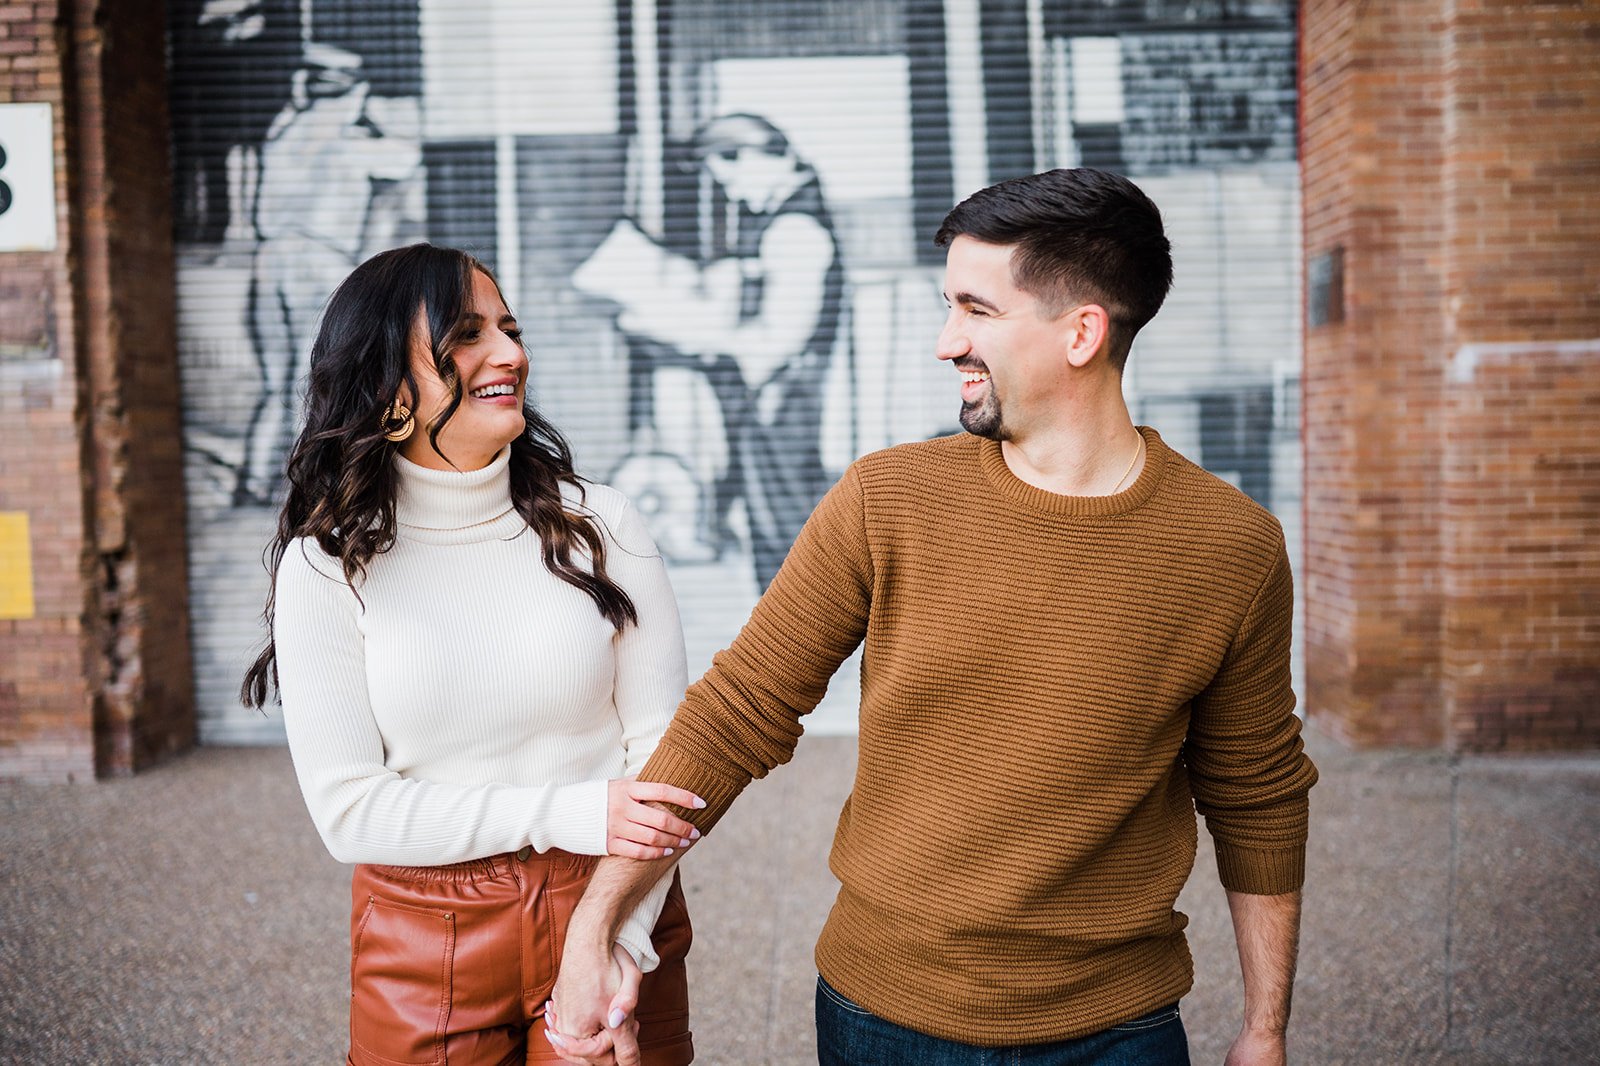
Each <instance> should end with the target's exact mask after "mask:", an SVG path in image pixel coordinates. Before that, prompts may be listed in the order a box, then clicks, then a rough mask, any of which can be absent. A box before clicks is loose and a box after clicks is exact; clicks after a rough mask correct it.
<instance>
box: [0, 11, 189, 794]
mask: <svg viewBox="0 0 1600 1066" xmlns="http://www.w3.org/2000/svg"><path fill="white" fill-rule="evenodd" d="M99 8H100V5H99V4H96V3H93V2H90V0H79V2H78V3H76V4H58V3H54V2H36V3H31V4H12V5H7V6H0V101H4V102H45V103H49V104H50V105H51V107H52V110H53V119H54V125H55V130H56V138H55V173H56V196H57V203H56V215H57V219H56V221H57V247H56V250H55V251H53V252H40V253H14V252H12V253H0V311H3V312H4V314H3V316H0V318H3V321H4V324H3V325H0V512H6V513H9V514H13V515H14V514H19V513H20V514H23V515H26V521H27V527H28V533H29V536H28V543H29V548H30V554H31V558H32V567H31V575H30V577H31V585H32V590H33V601H34V602H33V610H32V613H31V617H27V616H25V617H15V618H5V619H0V776H20V777H29V778H41V779H61V778H69V777H77V776H88V775H106V774H118V773H129V772H132V771H133V770H136V769H138V768H140V767H141V766H144V765H146V764H148V763H150V762H152V761H154V760H156V759H158V758H160V757H162V756H163V755H166V754H168V753H170V752H172V751H176V750H180V749H182V748H185V747H187V746H189V745H190V744H192V743H193V738H194V720H195V714H194V705H193V698H192V695H191V689H192V681H191V678H190V663H189V644H188V623H187V607H186V602H185V601H186V598H187V576H186V568H185V561H184V511H183V486H182V470H181V461H180V456H179V447H180V442H181V436H180V424H179V408H178V381H177V358H176V329H175V300H174V293H173V284H174V270H173V256H172V245H171V206H170V196H171V194H170V188H169V184H170V177H169V163H168V156H167V113H166V75H165V66H164V54H165V45H164V26H165V20H164V14H163V10H162V5H161V4H159V3H152V2H149V0H140V2H136V3H132V4H127V3H119V4H118V5H116V8H115V15H116V17H115V18H110V17H107V16H108V15H109V13H110V11H111V9H110V8H107V9H106V10H105V11H101V10H99Z"/></svg>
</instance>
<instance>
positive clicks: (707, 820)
mask: <svg viewBox="0 0 1600 1066" xmlns="http://www.w3.org/2000/svg"><path fill="white" fill-rule="evenodd" d="M639 780H640V781H667V782H670V783H672V784H674V785H677V786H678V787H679V788H686V789H688V790H689V791H690V792H693V793H694V794H695V795H696V796H699V797H700V798H701V799H703V800H705V801H706V806H705V808H704V809H703V810H698V811H685V810H680V809H679V808H677V807H672V810H673V812H674V813H675V814H678V815H679V816H681V817H682V818H684V819H685V820H687V821H688V822H690V823H691V824H692V825H694V826H695V827H696V828H697V829H699V830H700V832H702V833H709V832H710V831H711V829H712V827H713V826H715V825H716V824H717V822H719V821H721V820H722V816H723V815H724V814H726V813H727V812H728V808H729V807H730V806H732V805H733V801H734V800H735V799H736V798H738V795H739V793H741V792H743V791H744V789H745V786H746V785H748V784H750V778H748V777H746V778H743V779H742V780H741V779H738V778H730V777H729V776H728V775H727V773H726V771H722V770H719V769H717V768H715V767H712V766H710V765H709V764H707V763H704V762H702V761H700V760H699V759H697V758H695V757H694V756H692V755H688V754H685V753H684V752H681V751H678V750H677V749H676V748H670V747H668V746H667V745H666V744H665V743H663V744H662V745H661V746H660V747H658V748H656V750H655V754H653V755H651V756H650V761H649V762H647V763H645V764H644V769H643V770H640V771H639ZM669 806H670V805H669Z"/></svg>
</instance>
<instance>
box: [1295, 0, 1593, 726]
mask: <svg viewBox="0 0 1600 1066" xmlns="http://www.w3.org/2000/svg"><path fill="white" fill-rule="evenodd" d="M1357 7H1358V5H1356V4H1354V3H1349V2H1344V0H1339V2H1332V0H1324V2H1308V3H1307V4H1306V5H1305V6H1304V8H1303V12H1302V71H1303V74H1302V78H1303V81H1302V94H1303V95H1302V112H1303V119H1304V121H1303V160H1304V175H1303V181H1304V190H1305V198H1304V203H1305V232H1306V244H1305V248H1306V255H1307V259H1308V267H1309V265H1310V264H1315V263H1316V261H1317V260H1318V258H1319V257H1320V256H1324V255H1326V254H1328V253H1329V252H1330V251H1332V250H1333V249H1336V248H1337V249H1342V251H1343V256H1344V265H1345V272H1344V301H1343V306H1342V311H1343V318H1342V321H1334V322H1329V323H1327V324H1324V325H1319V326H1311V327H1308V330H1307V334H1306V369H1305V377H1304V382H1305V396H1304V402H1305V424H1306V440H1305V456H1306V459H1305V462H1306V510H1307V531H1308V532H1307V564H1306V574H1305V581H1304V588H1305V596H1306V609H1307V624H1306V649H1307V656H1306V661H1307V682H1306V684H1307V705H1308V710H1309V713H1310V714H1311V716H1312V717H1313V719H1314V720H1316V721H1318V722H1320V723H1322V724H1323V725H1324V727H1326V728H1327V729H1329V730H1330V731H1332V732H1334V733H1336V734H1338V735H1341V736H1343V737H1345V738H1346V739H1348V740H1350V741H1352V742H1354V743H1357V744H1361V745H1373V744H1405V745H1427V746H1432V745H1439V744H1443V745H1446V746H1449V747H1453V748H1461V749H1472V750H1485V749H1495V748H1500V747H1513V748H1529V747H1541V748H1547V747H1572V746H1592V745H1595V744H1597V743H1600V721H1597V719H1596V717H1595V715H1594V713H1593V712H1579V711H1578V710H1576V709H1575V707H1576V703H1575V702H1574V701H1575V700H1581V695H1575V694H1581V693H1584V692H1590V693H1592V691H1593V681H1592V678H1590V679H1589V680H1587V681H1585V680H1583V678H1582V676H1581V675H1583V673H1584V671H1585V670H1586V669H1587V668H1588V667H1589V666H1591V665H1592V664H1593V663H1594V661H1595V660H1594V648H1593V646H1592V644H1590V645H1585V644H1584V643H1583V641H1582V640H1581V639H1579V638H1580V635H1581V634H1582V633H1584V632H1585V630H1587V631H1590V632H1592V631H1593V630H1594V629H1595V628H1596V624H1597V622H1600V608H1589V612H1590V613H1588V614H1587V615H1581V614H1574V612H1575V611H1580V608H1579V607H1578V606H1577V605H1578V604H1581V603H1582V602H1583V601H1582V599H1581V598H1580V599H1576V600H1574V599H1570V598H1568V599H1564V600H1562V601H1561V602H1560V603H1559V604H1558V603H1555V602H1553V601H1551V600H1550V599H1549V598H1548V597H1547V596H1546V595H1545V593H1546V591H1547V590H1548V589H1550V588H1552V587H1558V586H1557V584H1552V583H1553V582H1557V583H1558V578H1559V575H1562V574H1566V575H1567V576H1568V577H1569V578H1570V577H1571V576H1573V574H1574V573H1575V572H1577V571H1579V570H1581V569H1583V568H1584V567H1585V566H1589V567H1591V568H1592V563H1591V562H1589V560H1588V559H1587V558H1586V557H1585V556H1584V555H1583V548H1582V546H1581V543H1580V542H1579V541H1578V540H1577V539H1576V538H1575V535H1574V533H1573V531H1574V530H1577V529H1583V528H1589V527H1592V524H1593V521H1594V518H1595V513H1596V509H1597V508H1600V493H1597V488H1600V485H1597V483H1596V470H1595V468H1594V466H1593V464H1592V463H1589V462H1587V461H1586V460H1584V459H1583V458H1582V456H1583V453H1584V449H1585V448H1586V447H1588V445H1586V444H1585V443H1584V442H1583V440H1582V437H1581V433H1579V432H1578V430H1580V429H1582V428H1583V427H1580V426H1577V425H1576V422H1577V421H1579V420H1578V419H1577V418H1576V417H1575V416H1574V415H1573V413H1572V409H1571V406H1570V404H1571V401H1570V400H1569V399H1568V398H1567V397H1566V395H1565V394H1564V393H1562V392H1561V389H1562V388H1566V387H1570V386H1572V385H1573V383H1574V382H1575V381H1576V380H1577V378H1579V377H1581V376H1582V373H1583V371H1582V370H1581V369H1574V366H1573V365H1572V363H1571V359H1572V357H1571V355H1570V352H1571V350H1572V349H1571V348H1570V346H1568V347H1567V348H1562V349H1553V348H1551V346H1550V344H1549V343H1548V342H1559V341H1576V342H1580V348H1581V343H1582V342H1586V341H1589V340H1592V339H1593V338H1596V337H1600V316H1597V315H1596V312H1595V308H1596V302H1597V300H1600V284H1597V283H1600V258H1597V255H1596V252H1595V249H1596V248H1597V247H1600V210H1597V209H1596V207H1595V206H1594V202H1593V197H1592V190H1593V189H1594V188H1595V187H1596V185H1597V182H1600V165H1597V164H1600V149H1597V147H1596V146H1597V144H1600V136H1597V134H1600V130H1597V123H1596V119H1595V116H1596V115H1600V9H1596V8H1594V6H1593V5H1584V4H1581V3H1576V2H1568V3H1535V4H1519V5H1506V4H1500V3H1494V4H1480V3H1473V2H1470V0H1461V2H1457V3H1452V4H1448V5H1446V4H1397V5H1364V6H1361V13H1360V17H1359V18H1358V17H1356V14H1355V9H1356V8H1357ZM1485 342H1489V343H1494V344H1512V345H1516V346H1520V347H1515V348H1512V349H1495V350H1496V351H1500V352H1506V351H1515V352H1518V353H1520V354H1519V355H1516V356H1503V360H1504V365H1503V366H1500V365H1499V364H1496V365H1497V369H1495V370H1493V371H1492V372H1491V371H1490V370H1488V369H1485V370H1484V371H1483V376H1479V375H1477V374H1471V375H1468V374H1465V372H1464V371H1463V369H1462V368H1463V367H1464V366H1466V365H1468V364H1470V363H1471V362H1472V358H1473V357H1472V356H1471V355H1470V354H1468V355H1464V354H1463V353H1464V352H1466V353H1471V352H1474V351H1477V352H1479V353H1480V354H1481V351H1482V349H1478V348H1476V347H1475V346H1477V345H1481V344H1483V343H1485ZM1555 351H1561V352H1565V353H1567V354H1564V355H1561V356H1560V357H1559V358H1558V357H1557V356H1555V355H1553V354H1551V353H1552V352H1555ZM1563 360H1565V361H1563ZM1480 365H1485V366H1486V364H1480ZM1589 365H1590V368H1591V369H1590V372H1591V373H1592V367H1593V363H1592V360H1591V361H1590V364H1589ZM1452 368H1454V369H1453V370H1452ZM1513 380H1515V382H1516V384H1514V385H1513V384H1512V381H1513ZM1557 423H1559V424H1563V425H1568V426H1572V427H1573V428H1574V432H1573V433H1571V434H1554V435H1552V434H1551V433H1550V432H1549V430H1548V426H1550V425H1553V424H1557ZM1555 469H1560V470H1561V471H1562V475H1561V476H1560V477H1559V478H1557V479H1556V480H1557V481H1559V482H1560V485H1561V488H1560V489H1559V491H1557V490H1556V489H1554V488H1552V487H1551V485H1549V484H1546V487H1545V488H1544V489H1543V490H1541V491H1539V492H1535V491H1533V488H1532V486H1534V485H1536V484H1539V483H1540V478H1545V479H1546V480H1547V481H1548V475H1549V471H1551V470H1555ZM1479 477H1485V478H1487V479H1488V480H1486V481H1484V483H1483V488H1484V489H1485V491H1486V495H1485V496H1484V497H1482V498H1481V499H1475V498H1474V496H1473V493H1472V491H1471V490H1472V487H1473V479H1474V478H1479ZM1497 494H1498V495H1497ZM1512 496H1515V497H1517V498H1518V499H1520V500H1521V503H1520V504H1519V505H1517V506H1515V507H1513V508H1511V509H1510V510H1508V509H1507V507H1506V505H1505V500H1506V499H1507V498H1510V497H1512ZM1508 528H1512V529H1515V531H1516V536H1515V537H1513V538H1511V539H1510V540H1509V541H1508V540H1506V539H1504V538H1497V537H1496V536H1493V535H1490V534H1491V532H1492V531H1496V530H1498V531H1500V532H1502V533H1503V532H1504V531H1505V530H1506V529H1508ZM1511 543H1514V544H1515V545H1516V548H1515V550H1514V551H1512V550H1511V549H1510V547H1509V545H1510V544H1511ZM1590 601H1591V602H1593V601H1594V597H1590ZM1552 611H1554V612H1556V613H1555V614H1554V615H1551V614H1550V613H1549V612H1552ZM1551 617H1555V618H1558V619H1560V620H1561V621H1560V624H1555V625H1552V624H1549V619H1550V618H1551ZM1536 664H1537V665H1536ZM1585 685H1588V686H1589V687H1588V688H1585V687H1584V686H1585ZM1591 702H1592V701H1591ZM1549 708H1561V710H1551V709H1549ZM1535 719H1537V720H1538V721H1537V722H1535V721H1534V720H1535Z"/></svg>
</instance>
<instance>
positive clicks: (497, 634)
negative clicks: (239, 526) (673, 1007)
mask: <svg viewBox="0 0 1600 1066" xmlns="http://www.w3.org/2000/svg"><path fill="white" fill-rule="evenodd" d="M509 461H510V449H506V450H504V451H502V452H501V453H500V455H499V456H498V457H496V458H495V460H494V461H493V462H492V463H490V464H489V465H488V466H487V467H484V468H483V469H482V470H474V471H471V472H468V473H458V472H455V471H439V470H429V469H426V468H424V467H420V466H417V465H416V464H414V463H411V462H409V461H407V460H405V459H403V458H400V457H399V456H396V458H395V463H396V466H397V467H398V471H399V480H400V485H399V495H398V499H397V501H396V518H397V526H398V528H397V536H396V539H395V544H394V547H393V548H391V549H390V550H389V551H386V552H383V553H382V554H379V555H377V556H374V557H373V559H372V560H371V561H370V562H369V563H368V564H367V570H366V576H365V578H364V579H362V578H359V577H358V578H357V581H356V588H355V590H352V589H351V587H350V586H349V585H348V584H346V583H345V579H344V576H343V574H342V572H341V570H340V566H339V562H338V560H337V559H334V558H332V557H331V556H329V555H327V554H326V553H325V552H323V551H322V550H321V549H320V548H319V547H318V546H317V544H316V542H315V541H314V540H310V539H306V538H302V539H300V540H297V541H295V542H293V543H292V544H290V545H289V547H288V549H287V551H285V552H284V556H283V561H282V563H281V564H280V566H279V568H278V577H277V602H276V606H275V617H274V623H273V628H272V636H273V640H274V642H275V643H276V645H277V656H278V682H279V688H280V690H281V692H282V696H283V718H284V725H285V727H286V729H287V732H288V737H289V750H290V753H291V754H292V755H293V757H294V766H295V773H296V775H297V776H298V777H299V780H300V789H301V791H302V792H303V793H304V794H305V799H306V806H307V807H309V808H310V811H311V817H312V820H313V821H314V822H315V823H316V826H317V830H318V832H319V833H321V835H322V839H323V841H324V843H326V844H327V846H328V850H329V851H330V852H332V854H333V856H334V858H336V859H338V860H339V861H341V862H362V863H385V864H392V865H406V866H438V865H444V864H446V863H453V862H461V861H463V860H466V859H476V858H482V857H484V856H487V855H494V854H498V853H501V852H508V851H517V850H519V849H520V848H522V847H523V846H524V845H532V846H533V847H534V848H536V849H537V850H539V851H541V852H542V851H546V850H548V849H550V848H560V849H562V850H563V851H569V852H573V853H575V854H584V855H601V854H604V853H605V851H606V782H607V781H608V780H610V779H611V778H615V777H621V776H623V775H625V774H631V773H634V772H636V771H637V770H638V769H639V768H640V767H641V766H643V765H644V763H645V761H646V760H647V759H648V758H649V757H650V753H651V752H652V751H654V750H655V746H656V742H657V741H658V740H659V739H660V738H661V734H662V732H663V731H664V730H665V729H666V727H667V722H668V721H669V720H670V719H671V718H672V714H673V711H674V710H675V709H676V707H677V705H678V701H679V700H680V699H681V698H682V696H683V690H684V687H685V685H686V683H687V677H686V676H685V672H686V668H685V664H684V649H683V630H682V627H681V625H680V624H679V621H678V608H677V603H676V601H675V600H674V598H673V594H672V588H671V586H670V585H669V584H668V583H667V574H666V569H665V567H664V566H663V564H662V560H661V556H660V553H659V552H657V551H656V548H655V545H654V543H653V542H652V541H651V539H650V535H649V534H648V533H647V532H646V530H645V528H644V523H643V521H642V520H641V519H640V517H639V514H638V512H636V511H635V510H634V509H633V507H632V506H631V505H630V504H629V503H628V500H627V498H626V497H625V496H623V495H622V494H621V493H619V492H617V491H616V490H615V489H611V488H608V487H606V486H603V485H589V486H587V492H586V496H587V498H586V500H585V501H584V502H583V503H580V502H579V500H578V493H577V491H576V490H574V489H571V488H570V487H568V486H563V490H564V493H565V495H566V497H567V501H568V506H569V507H570V508H572V509H574V510H577V511H582V512H585V513H588V514H590V515H593V516H594V517H595V518H597V519H598V523H597V524H598V525H599V527H600V528H601V530H602V532H603V533H604V535H605V537H606V572H607V573H608V574H609V575H610V576H611V579H612V580H613V581H615V582H616V583H617V584H618V585H620V586H621V587H622V588H623V589H624V590H625V591H626V592H627V593H628V595H629V597H630V598H632V600H633V604H634V607H635V608H637V609H638V612H639V621H638V624H637V625H630V626H628V627H626V628H625V629H623V630H622V631H621V632H620V633H619V632H617V631H615V630H614V629H613V628H612V626H611V624H610V623H609V622H607V621H606V620H605V618H604V617H602V616H601V614H600V612H599V610H598V609H597V608H596V607H595V605H594V601H592V600H591V599H589V597H588V596H586V595H585V594H584V593H582V592H580V591H579V590H578V589H576V588H574V587H573V586H571V585H569V584H567V583H566V582H564V581H561V580H560V579H559V578H557V577H556V576H555V575H554V574H552V573H551V572H550V571H549V570H548V569H546V568H545V565H544V561H543V559H542V558H541V556H540V546H539V539H538V536H537V535H536V534H535V533H534V532H533V531H532V530H531V529H529V528H528V526H527V524H526V523H525V522H524V521H523V519H522V517H521V515H519V514H518V513H517V512H516V510H515V509H514V508H513V507H512V503H511V492H510V474H509ZM357 593H359V598H358V595H357ZM669 880H670V879H666V878H664V879H663V880H662V882H661V883H660V884H659V885H657V886H656V888H655V889H654V890H653V891H652V892H651V894H650V896H649V897H648V898H647V899H646V900H645V902H644V903H643V904H642V905H641V906H640V907H639V909H638V910H637V911H636V912H635V913H634V914H633V915H632V917H631V918H630V919H629V921H628V922H627V924H626V925H625V926H624V928H623V931H622V935H621V936H620V937H619V940H620V941H621V942H622V944H623V946H624V947H626V948H628V950H629V951H630V952H632V954H633V956H634V957H635V959H637V960H638V961H639V963H640V966H641V967H642V968H644V969H645V970H646V971H648V970H650V969H653V968H654V967H655V965H656V962H657V959H656V956H655V953H654V951H653V950H652V949H651V946H650V931H651V930H652V929H653V928H654V927H655V922H656V918H657V917H658V916H659V915H660V912H661V906H662V903H663V901H664V900H665V898H666V892H667V887H668V883H669Z"/></svg>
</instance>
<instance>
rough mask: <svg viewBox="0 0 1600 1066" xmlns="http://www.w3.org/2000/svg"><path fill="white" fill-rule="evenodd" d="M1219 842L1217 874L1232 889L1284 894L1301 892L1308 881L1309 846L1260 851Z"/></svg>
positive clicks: (1253, 894)
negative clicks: (1307, 849) (1301, 888)
mask: <svg viewBox="0 0 1600 1066" xmlns="http://www.w3.org/2000/svg"><path fill="white" fill-rule="evenodd" d="M1216 845H1217V877H1218V879H1219V880H1220V881H1221V882H1222V887H1223V888H1225V889H1227V890H1228V891H1229V892H1243V893H1246V894H1247V895H1251V896H1281V895H1283V894H1284V893H1286V892H1298V891H1299V890H1300V887H1301V886H1302V885H1303V884H1305V880H1306V848H1305V845H1304V844H1301V845H1300V846H1298V847H1293V848H1276V849H1272V850H1267V851H1258V850H1255V849H1253V848H1239V847H1233V846H1231V845H1228V844H1224V843H1222V842H1221V841H1220V840H1219V841H1217V842H1216Z"/></svg>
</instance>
